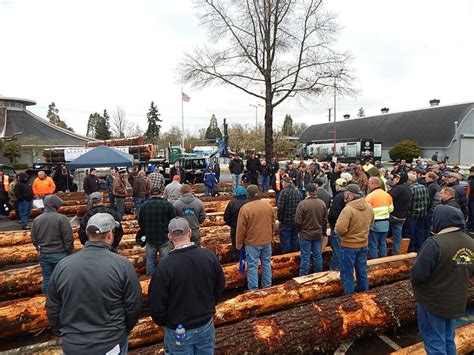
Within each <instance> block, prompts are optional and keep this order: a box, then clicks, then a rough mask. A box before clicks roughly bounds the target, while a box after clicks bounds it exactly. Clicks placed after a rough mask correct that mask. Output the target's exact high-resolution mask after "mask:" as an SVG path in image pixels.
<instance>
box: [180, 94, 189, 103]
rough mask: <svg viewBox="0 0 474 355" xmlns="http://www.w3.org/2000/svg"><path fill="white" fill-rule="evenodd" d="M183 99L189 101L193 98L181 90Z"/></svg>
mask: <svg viewBox="0 0 474 355" xmlns="http://www.w3.org/2000/svg"><path fill="white" fill-rule="evenodd" d="M181 100H183V101H184V102H189V100H191V98H190V97H189V96H188V95H186V94H185V93H184V92H182V91H181Z"/></svg>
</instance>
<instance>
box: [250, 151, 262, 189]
mask: <svg viewBox="0 0 474 355" xmlns="http://www.w3.org/2000/svg"><path fill="white" fill-rule="evenodd" d="M259 171H260V159H258V158H257V154H256V153H255V152H252V154H250V158H249V159H248V160H247V174H248V177H249V182H250V183H251V184H252V185H257V186H258V173H259Z"/></svg>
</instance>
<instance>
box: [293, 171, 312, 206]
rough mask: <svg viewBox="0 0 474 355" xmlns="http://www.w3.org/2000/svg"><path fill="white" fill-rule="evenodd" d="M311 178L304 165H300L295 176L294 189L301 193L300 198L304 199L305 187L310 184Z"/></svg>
mask: <svg viewBox="0 0 474 355" xmlns="http://www.w3.org/2000/svg"><path fill="white" fill-rule="evenodd" d="M311 180H312V176H311V173H310V172H309V171H308V170H307V168H306V164H304V163H303V164H301V165H300V167H299V169H298V174H297V175H296V187H297V188H298V190H299V191H300V193H301V196H302V197H303V198H304V197H305V190H304V189H305V187H306V185H308V184H309V183H311Z"/></svg>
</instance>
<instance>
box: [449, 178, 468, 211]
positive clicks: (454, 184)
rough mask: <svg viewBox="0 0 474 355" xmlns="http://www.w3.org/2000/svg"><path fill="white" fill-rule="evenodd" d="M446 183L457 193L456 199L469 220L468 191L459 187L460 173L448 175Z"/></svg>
mask: <svg viewBox="0 0 474 355" xmlns="http://www.w3.org/2000/svg"><path fill="white" fill-rule="evenodd" d="M446 182H447V184H448V187H451V188H453V189H454V191H455V195H454V199H455V200H456V202H457V203H458V204H459V207H461V212H462V213H463V214H464V217H465V218H467V216H468V215H469V211H468V207H467V205H468V200H467V196H466V190H465V189H464V187H462V186H461V185H459V174H458V173H448V174H446Z"/></svg>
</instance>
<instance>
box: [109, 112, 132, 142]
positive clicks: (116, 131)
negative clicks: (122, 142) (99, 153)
mask: <svg viewBox="0 0 474 355" xmlns="http://www.w3.org/2000/svg"><path fill="white" fill-rule="evenodd" d="M129 125H130V123H129V122H128V120H127V118H126V112H125V110H124V109H123V107H121V106H117V107H116V108H115V110H114V111H113V112H112V127H111V128H112V133H113V135H114V137H116V138H125V132H126V131H127V129H128V128H129Z"/></svg>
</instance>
